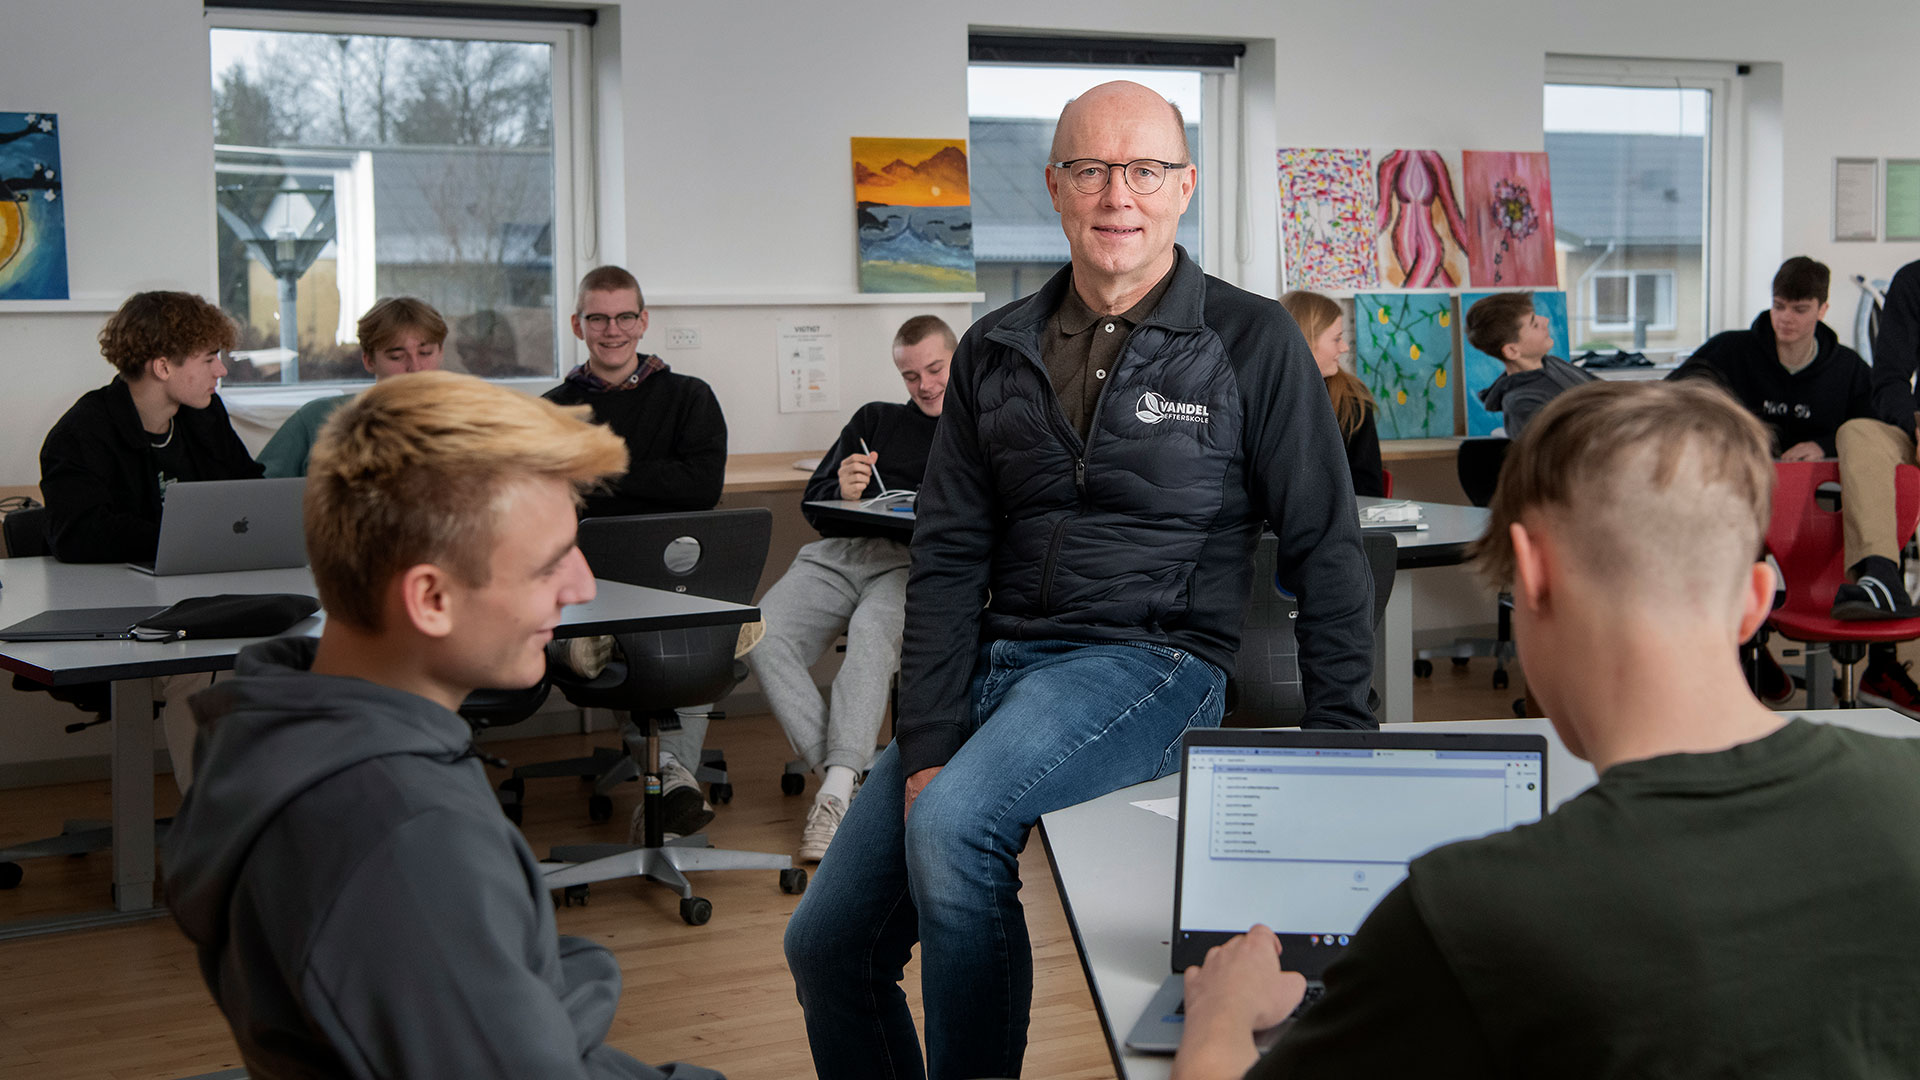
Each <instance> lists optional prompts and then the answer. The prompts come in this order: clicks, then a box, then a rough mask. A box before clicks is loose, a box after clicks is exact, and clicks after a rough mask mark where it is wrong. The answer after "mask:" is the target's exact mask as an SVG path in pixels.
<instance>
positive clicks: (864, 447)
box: [860, 439, 887, 491]
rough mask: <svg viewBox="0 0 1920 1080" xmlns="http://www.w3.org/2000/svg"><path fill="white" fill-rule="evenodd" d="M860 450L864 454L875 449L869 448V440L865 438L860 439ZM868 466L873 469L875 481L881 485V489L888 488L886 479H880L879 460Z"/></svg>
mask: <svg viewBox="0 0 1920 1080" xmlns="http://www.w3.org/2000/svg"><path fill="white" fill-rule="evenodd" d="M860 452H861V453H863V454H872V453H873V451H871V450H869V449H867V440H865V439H861V440H860ZM867 467H868V468H870V469H872V470H873V482H874V483H876V484H879V485H880V490H881V491H885V490H887V482H886V481H885V480H882V479H880V465H879V464H878V462H877V460H876V462H875V463H873V464H871V465H869V466H867Z"/></svg>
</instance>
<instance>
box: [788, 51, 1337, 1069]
mask: <svg viewBox="0 0 1920 1080" xmlns="http://www.w3.org/2000/svg"><path fill="white" fill-rule="evenodd" d="M1034 165H1035V167H1036V172H1039V171H1040V169H1041V166H1043V165H1044V175H1045V182H1046V186H1047V191H1048V193H1049V195H1050V196H1051V198H1052V200H1053V205H1054V208H1055V209H1056V210H1057V211H1059V214H1060V225H1061V229H1062V231H1064V232H1065V233H1066V237H1067V243H1068V247H1069V249H1070V250H1071V252H1072V264H1071V265H1070V266H1069V267H1067V268H1066V269H1063V270H1062V271H1061V272H1060V273H1059V274H1057V275H1055V276H1054V278H1053V279H1052V280H1051V281H1049V282H1048V283H1047V284H1046V286H1044V287H1043V288H1042V289H1041V290H1040V291H1039V292H1038V293H1036V294H1034V295H1033V296H1031V297H1027V298H1026V299H1023V300H1019V301H1016V302H1015V303H1013V304H1010V305H1008V306H1007V307H1005V308H1002V309H1001V310H999V311H996V312H994V313H992V314H990V315H988V316H986V317H985V318H983V319H981V320H980V321H979V322H976V323H975V324H974V325H973V328H972V329H971V330H969V331H968V332H967V334H966V336H965V338H963V339H962V340H961V342H960V346H959V349H958V351H956V352H955V353H954V357H953V366H952V368H951V372H952V376H951V378H950V379H949V381H948V383H947V393H946V397H945V399H944V404H943V406H942V412H941V418H940V424H939V427H938V428H937V430H936V431H935V433H934V438H933V450H932V453H931V455H930V457H929V460H928V462H927V471H926V479H925V481H924V482H923V483H922V484H921V486H920V495H919V499H918V503H917V509H918V522H917V526H916V528H915V531H914V535H913V545H912V553H911V560H912V561H911V567H910V569H909V571H908V580H907V621H906V632H905V643H904V649H903V653H902V661H901V671H900V707H899V712H898V717H897V725H896V735H895V738H894V740H893V743H892V745H890V746H889V747H888V748H887V749H886V751H885V752H883V753H882V754H881V755H880V757H879V758H878V759H877V760H876V761H875V762H874V765H873V770H872V772H871V774H870V775H869V778H868V780H867V783H866V785H865V787H864V788H863V789H862V794H861V796H860V798H859V799H857V800H855V801H854V802H853V804H852V805H851V806H850V807H849V808H848V810H847V816H846V818H845V821H844V823H843V824H842V825H841V826H840V830H839V832H838V834H837V835H836V836H835V838H834V841H833V844H832V846H831V847H829V848H828V849H827V853H826V858H825V859H824V860H822V862H821V864H820V872H819V875H818V876H817V877H816V878H815V882H814V885H813V887H812V888H811V889H809V890H808V891H807V894H806V895H805V896H804V897H803V898H802V899H801V902H800V906H799V908H798V909H797V910H796V911H795V912H794V915H793V919H792V921H791V922H789V923H788V926H787V936H786V949H787V963H788V965H789V967H791V968H792V970H793V976H794V982H795V985H796V987H797V989H798V992H799V997H800V1004H801V1006H802V1008H803V1009H804V1010H805V1013H806V1020H807V1037H808V1041H809V1042H810V1043H811V1045H812V1049H813V1060H814V1066H815V1068H816V1070H817V1071H818V1073H819V1075H820V1076H822V1077H825V1078H833V1080H838V1078H843V1077H868V1076H871V1077H876V1078H878V1077H889V1078H900V1077H916V1076H922V1075H927V1076H931V1077H933V1078H935V1080H944V1078H948V1077H953V1078H958V1077H977V1076H1018V1075H1019V1074H1020V1068H1021V1064H1022V1060H1023V1058H1024V1056H1025V1052H1026V1044H1027V1026H1028V1021H1029V1014H1030V1008H1031V1005H1032V995H1033V956H1032V949H1031V946H1030V943H1029V941H1028V937H1027V929H1026V919H1025V916H1024V914H1023V913H1022V910H1021V904H1020V895H1019V893H1020V880H1019V855H1020V852H1021V850H1022V849H1023V848H1024V847H1025V846H1026V842H1027V837H1028V833H1029V831H1030V830H1031V829H1032V827H1033V824H1034V822H1036V821H1037V820H1039V817H1040V815H1042V814H1044V813H1046V812H1048V811H1050V810H1055V809H1058V808H1060V807H1063V806H1070V805H1072V804H1074V803H1078V802H1081V801H1084V800H1086V799H1091V798H1095V797H1097V796H1099V795H1103V794H1105V793H1107V792H1109V791H1112V790H1114V789H1115V788H1119V787H1124V786H1125V785H1128V784H1134V783H1138V782H1140V781H1143V780H1149V779H1152V778H1153V777H1155V776H1159V775H1162V774H1164V773H1166V772H1168V771H1169V770H1171V769H1173V768H1174V767H1175V766H1176V765H1177V764H1178V763H1179V760H1180V739H1181V736H1182V735H1183V734H1184V733H1185V732H1186V731H1187V730H1188V729H1189V728H1195V727H1201V728H1206V727H1214V726H1216V725H1218V724H1219V722H1220V716H1221V712H1222V708H1223V704H1224V700H1225V694H1226V682H1227V677H1226V672H1227V671H1228V670H1229V669H1230V668H1231V666H1232V664H1233V655H1234V652H1235V650H1236V649H1237V648H1238V647H1239V639H1240V626H1241V623H1242V621H1243V620H1244V618H1245V614H1246V607H1247V601H1248V598H1249V597H1250V596H1251V594H1252V589H1253V586H1254V583H1253V570H1252V555H1253V550H1254V545H1255V544H1256V543H1257V542H1258V541H1259V539H1260V534H1261V530H1262V526H1263V525H1264V524H1266V523H1271V525H1272V528H1273V531H1274V532H1275V534H1277V535H1278V537H1279V560H1278V565H1279V578H1280V583H1281V584H1282V585H1283V586H1285V587H1286V588H1287V589H1289V590H1291V591H1292V592H1294V593H1295V594H1296V595H1297V596H1298V597H1299V601H1300V610H1299V617H1298V620H1297V629H1298V633H1299V638H1300V658H1301V668H1302V671H1303V681H1304V682H1305V685H1306V697H1307V715H1306V718H1305V724H1306V726H1308V727H1344V728H1358V727H1372V726H1374V720H1373V717H1372V714H1371V713H1369V712H1368V710H1367V705H1366V695H1367V683H1368V680H1369V678H1370V677H1371V675H1372V670H1373V663H1372V654H1373V637H1372V626H1371V615H1372V605H1373V584H1372V578H1371V576H1370V575H1369V574H1368V571H1367V563H1366V559H1365V557H1364V555H1363V554H1362V552H1361V548H1360V530H1359V523H1358V514H1357V513H1356V511H1355V509H1354V501H1353V485H1352V483H1351V482H1350V480H1349V474H1348V471H1347V460H1346V449H1345V444H1344V442H1343V441H1342V439H1341V437H1340V429H1339V425H1338V424H1337V423H1336V422H1335V421H1334V416H1333V406H1332V404H1331V402H1330V401H1329V400H1328V398H1327V393H1326V385H1325V383H1324V381H1323V380H1322V379H1321V378H1320V372H1319V368H1318V367H1317V366H1315V364H1314V362H1313V353H1312V351H1311V350H1309V349H1308V347H1307V343H1306V341H1305V339H1303V338H1302V337H1301V335H1300V330H1299V328H1298V327H1297V326H1295V325H1294V322H1293V319H1292V318H1291V317H1290V316H1288V315H1287V313H1286V311H1285V310H1284V309H1282V308H1281V307H1280V305H1279V304H1278V303H1276V302H1275V301H1273V300H1271V299H1268V298H1265V297H1260V296H1254V295H1252V294H1250V293H1247V292H1243V291H1242V290H1240V289H1236V288H1234V287H1233V286H1232V285H1229V284H1227V283H1226V282H1224V281H1220V280H1218V279H1216V278H1211V277H1208V276H1207V275H1206V274H1204V273H1202V272H1201V270H1200V268H1199V267H1198V266H1197V265H1195V264H1194V262H1193V260H1192V259H1190V258H1189V257H1188V256H1187V254H1186V253H1185V252H1184V251H1182V250H1181V249H1180V248H1179V247H1177V246H1176V245H1175V244H1174V242H1173V241H1174V232H1175V229H1176V228H1177V227H1178V225H1179V221H1180V215H1181V213H1182V212H1183V211H1184V210H1185V209H1186V208H1187V205H1188V203H1189V201H1190V200H1191V199H1192V197H1193V192H1194V186H1195V183H1196V181H1197V174H1196V172H1195V170H1194V168H1193V166H1192V165H1191V164H1189V163H1188V148H1187V140H1186V134H1185V127H1184V124H1183V123H1182V121H1181V118H1180V114H1179V111H1178V110H1177V109H1175V108H1174V107H1173V106H1172V105H1171V104H1169V103H1168V102H1167V101H1166V100H1165V99H1163V98H1161V97H1160V96H1159V95H1157V94H1155V93H1153V91H1151V90H1149V89H1147V88H1146V87H1144V86H1140V85H1138V84H1136V83H1130V82H1117V83H1108V84H1105V85H1103V86H1098V87H1095V88H1093V89H1092V90H1089V91H1087V92H1086V93H1085V94H1083V95H1081V96H1080V97H1079V98H1078V99H1076V100H1074V101H1073V102H1071V103H1070V104H1069V105H1068V106H1067V108H1066V109H1065V111H1063V112H1062V113H1061V116H1060V122H1059V125H1058V127H1057V128H1056V129H1055V132H1054V142H1053V152H1052V154H1050V155H1049V160H1048V161H1047V162H1044V163H1042V162H1038V161H1036V162H1034ZM1034 179H1035V180H1036V181H1038V180H1040V179H1041V177H1040V176H1035V177H1034ZM1265 587H1270V586H1265ZM916 945H918V946H920V949H921V957H920V959H921V969H920V972H921V974H920V989H921V1000H922V1002H923V1004H924V1008H925V1012H926V1018H925V1019H926V1046H925V1051H924V1055H923V1052H922V1048H921V1045H920V1040H919V1037H918V1035H917V1034H916V1032H915V1029H914V1022H913V1017H912V1015H911V1013H910V1012H909V1011H908V1008H907V999H906V995H905V993H904V992H903V991H902V989H901V987H900V985H899V984H900V980H901V977H902V968H903V967H904V965H905V964H906V963H907V961H908V959H909V957H910V956H911V955H912V953H913V951H914V947H915V946H916Z"/></svg>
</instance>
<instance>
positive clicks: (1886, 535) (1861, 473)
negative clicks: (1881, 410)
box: [1834, 419, 1916, 569]
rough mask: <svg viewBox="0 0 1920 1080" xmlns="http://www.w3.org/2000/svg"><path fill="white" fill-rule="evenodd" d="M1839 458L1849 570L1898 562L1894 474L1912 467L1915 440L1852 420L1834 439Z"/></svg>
mask: <svg viewBox="0 0 1920 1080" xmlns="http://www.w3.org/2000/svg"><path fill="white" fill-rule="evenodd" d="M1834 445H1835V448H1836V449H1837V450H1838V451H1839V455H1840V490H1841V491H1842V492H1843V493H1844V494H1842V496H1841V499H1840V516H1841V520H1842V522H1843V523H1844V525H1845V528H1846V547H1847V554H1846V559H1847V567H1848V568H1849V569H1851V568H1852V567H1854V566H1855V565H1857V564H1858V563H1859V562H1860V560H1861V559H1864V558H1867V557H1868V556H1870V555H1878V556H1881V557H1882V558H1886V559H1891V560H1892V561H1893V562H1894V563H1895V564H1896V565H1898V564H1899V562H1900V548H1901V543H1900V538H1899V537H1898V536H1896V535H1895V525H1894V509H1893V470H1894V467H1895V466H1897V465H1913V464H1916V462H1915V460H1914V445H1913V439H1912V438H1910V437H1909V436H1908V435H1907V433H1906V432H1904V431H1901V430H1900V429H1899V428H1897V427H1894V426H1893V425H1892V424H1883V423H1881V422H1880V421H1878V420H1866V419H1861V420H1849V421H1847V422H1846V423H1844V424H1842V425H1840V431H1839V434H1838V435H1836V436H1835V437H1834Z"/></svg>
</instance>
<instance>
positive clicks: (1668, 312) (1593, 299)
mask: <svg viewBox="0 0 1920 1080" xmlns="http://www.w3.org/2000/svg"><path fill="white" fill-rule="evenodd" d="M1601 278H1607V279H1609V280H1615V281H1618V280H1625V281H1626V282H1627V283H1628V285H1627V321H1626V322H1623V323H1603V322H1600V321H1599V315H1598V314H1597V312H1598V311H1599V309H1600V304H1599V284H1600V279H1601ZM1641 278H1652V279H1653V281H1654V293H1653V295H1654V304H1655V307H1656V309H1657V311H1658V314H1660V315H1664V316H1665V319H1664V321H1659V322H1649V323H1648V324H1647V332H1648V333H1650V334H1670V333H1673V332H1674V331H1675V330H1677V329H1678V322H1679V317H1678V314H1679V313H1678V310H1677V308H1678V301H1676V299H1675V297H1674V289H1675V287H1676V286H1677V284H1678V278H1679V273H1678V271H1675V270H1658V269H1655V270H1595V271H1594V272H1593V273H1592V274H1590V275H1588V277H1587V287H1586V296H1585V297H1584V299H1585V301H1586V307H1587V310H1588V311H1592V312H1596V314H1595V315H1594V321H1593V322H1592V323H1591V324H1590V326H1589V329H1591V330H1592V331H1593V332H1594V333H1596V334H1627V333H1632V332H1633V331H1634V329H1635V327H1634V322H1633V320H1634V316H1636V315H1638V314H1639V307H1640V301H1639V295H1640V292H1639V288H1638V286H1639V283H1640V279H1641Z"/></svg>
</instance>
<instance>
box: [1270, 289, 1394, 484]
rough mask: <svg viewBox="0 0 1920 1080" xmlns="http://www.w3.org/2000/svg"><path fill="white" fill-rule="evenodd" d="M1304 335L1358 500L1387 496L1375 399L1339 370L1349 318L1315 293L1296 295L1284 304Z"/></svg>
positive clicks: (1335, 304) (1290, 295) (1286, 298)
mask: <svg viewBox="0 0 1920 1080" xmlns="http://www.w3.org/2000/svg"><path fill="white" fill-rule="evenodd" d="M1280 306H1281V307H1284V308H1286V309H1287V314H1289V315H1292V316H1293V321H1294V322H1296V323H1299V324H1300V334H1301V336H1303V337H1305V338H1306V339H1307V344H1308V346H1310V347H1311V348H1312V349H1313V362H1314V364H1315V366H1317V367H1318V368H1319V369H1320V377H1321V378H1323V379H1325V380H1326V381H1327V396H1328V397H1330V398H1332V399H1333V415H1334V417H1335V418H1336V419H1338V420H1339V421H1340V435H1341V437H1342V438H1343V439H1345V440H1346V443H1347V468H1348V469H1349V470H1350V471H1351V472H1352V473H1353V493H1354V494H1355V495H1385V494H1386V493H1387V483H1386V477H1385V475H1384V474H1383V473H1382V472H1381V466H1380V433H1379V430H1378V429H1377V428H1376V427H1375V426H1374V421H1373V412H1374V401H1373V395H1372V394H1370V393H1368V392H1367V384H1365V383H1363V382H1361V381H1360V380H1359V378H1357V377H1356V376H1355V375H1354V374H1353V373H1352V372H1350V371H1348V370H1346V369H1345V368H1343V367H1341V366H1340V354H1341V353H1343V352H1345V351H1346V348H1347V327H1346V314H1345V312H1343V311H1341V310H1340V304H1339V303H1338V302H1337V301H1335V300H1332V299H1330V298H1328V297H1325V296H1322V295H1320V294H1319V293H1316V292H1307V291H1305V290H1301V289H1296V290H1294V291H1293V292H1290V293H1288V294H1286V295H1285V296H1282V297H1281V298H1280Z"/></svg>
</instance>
